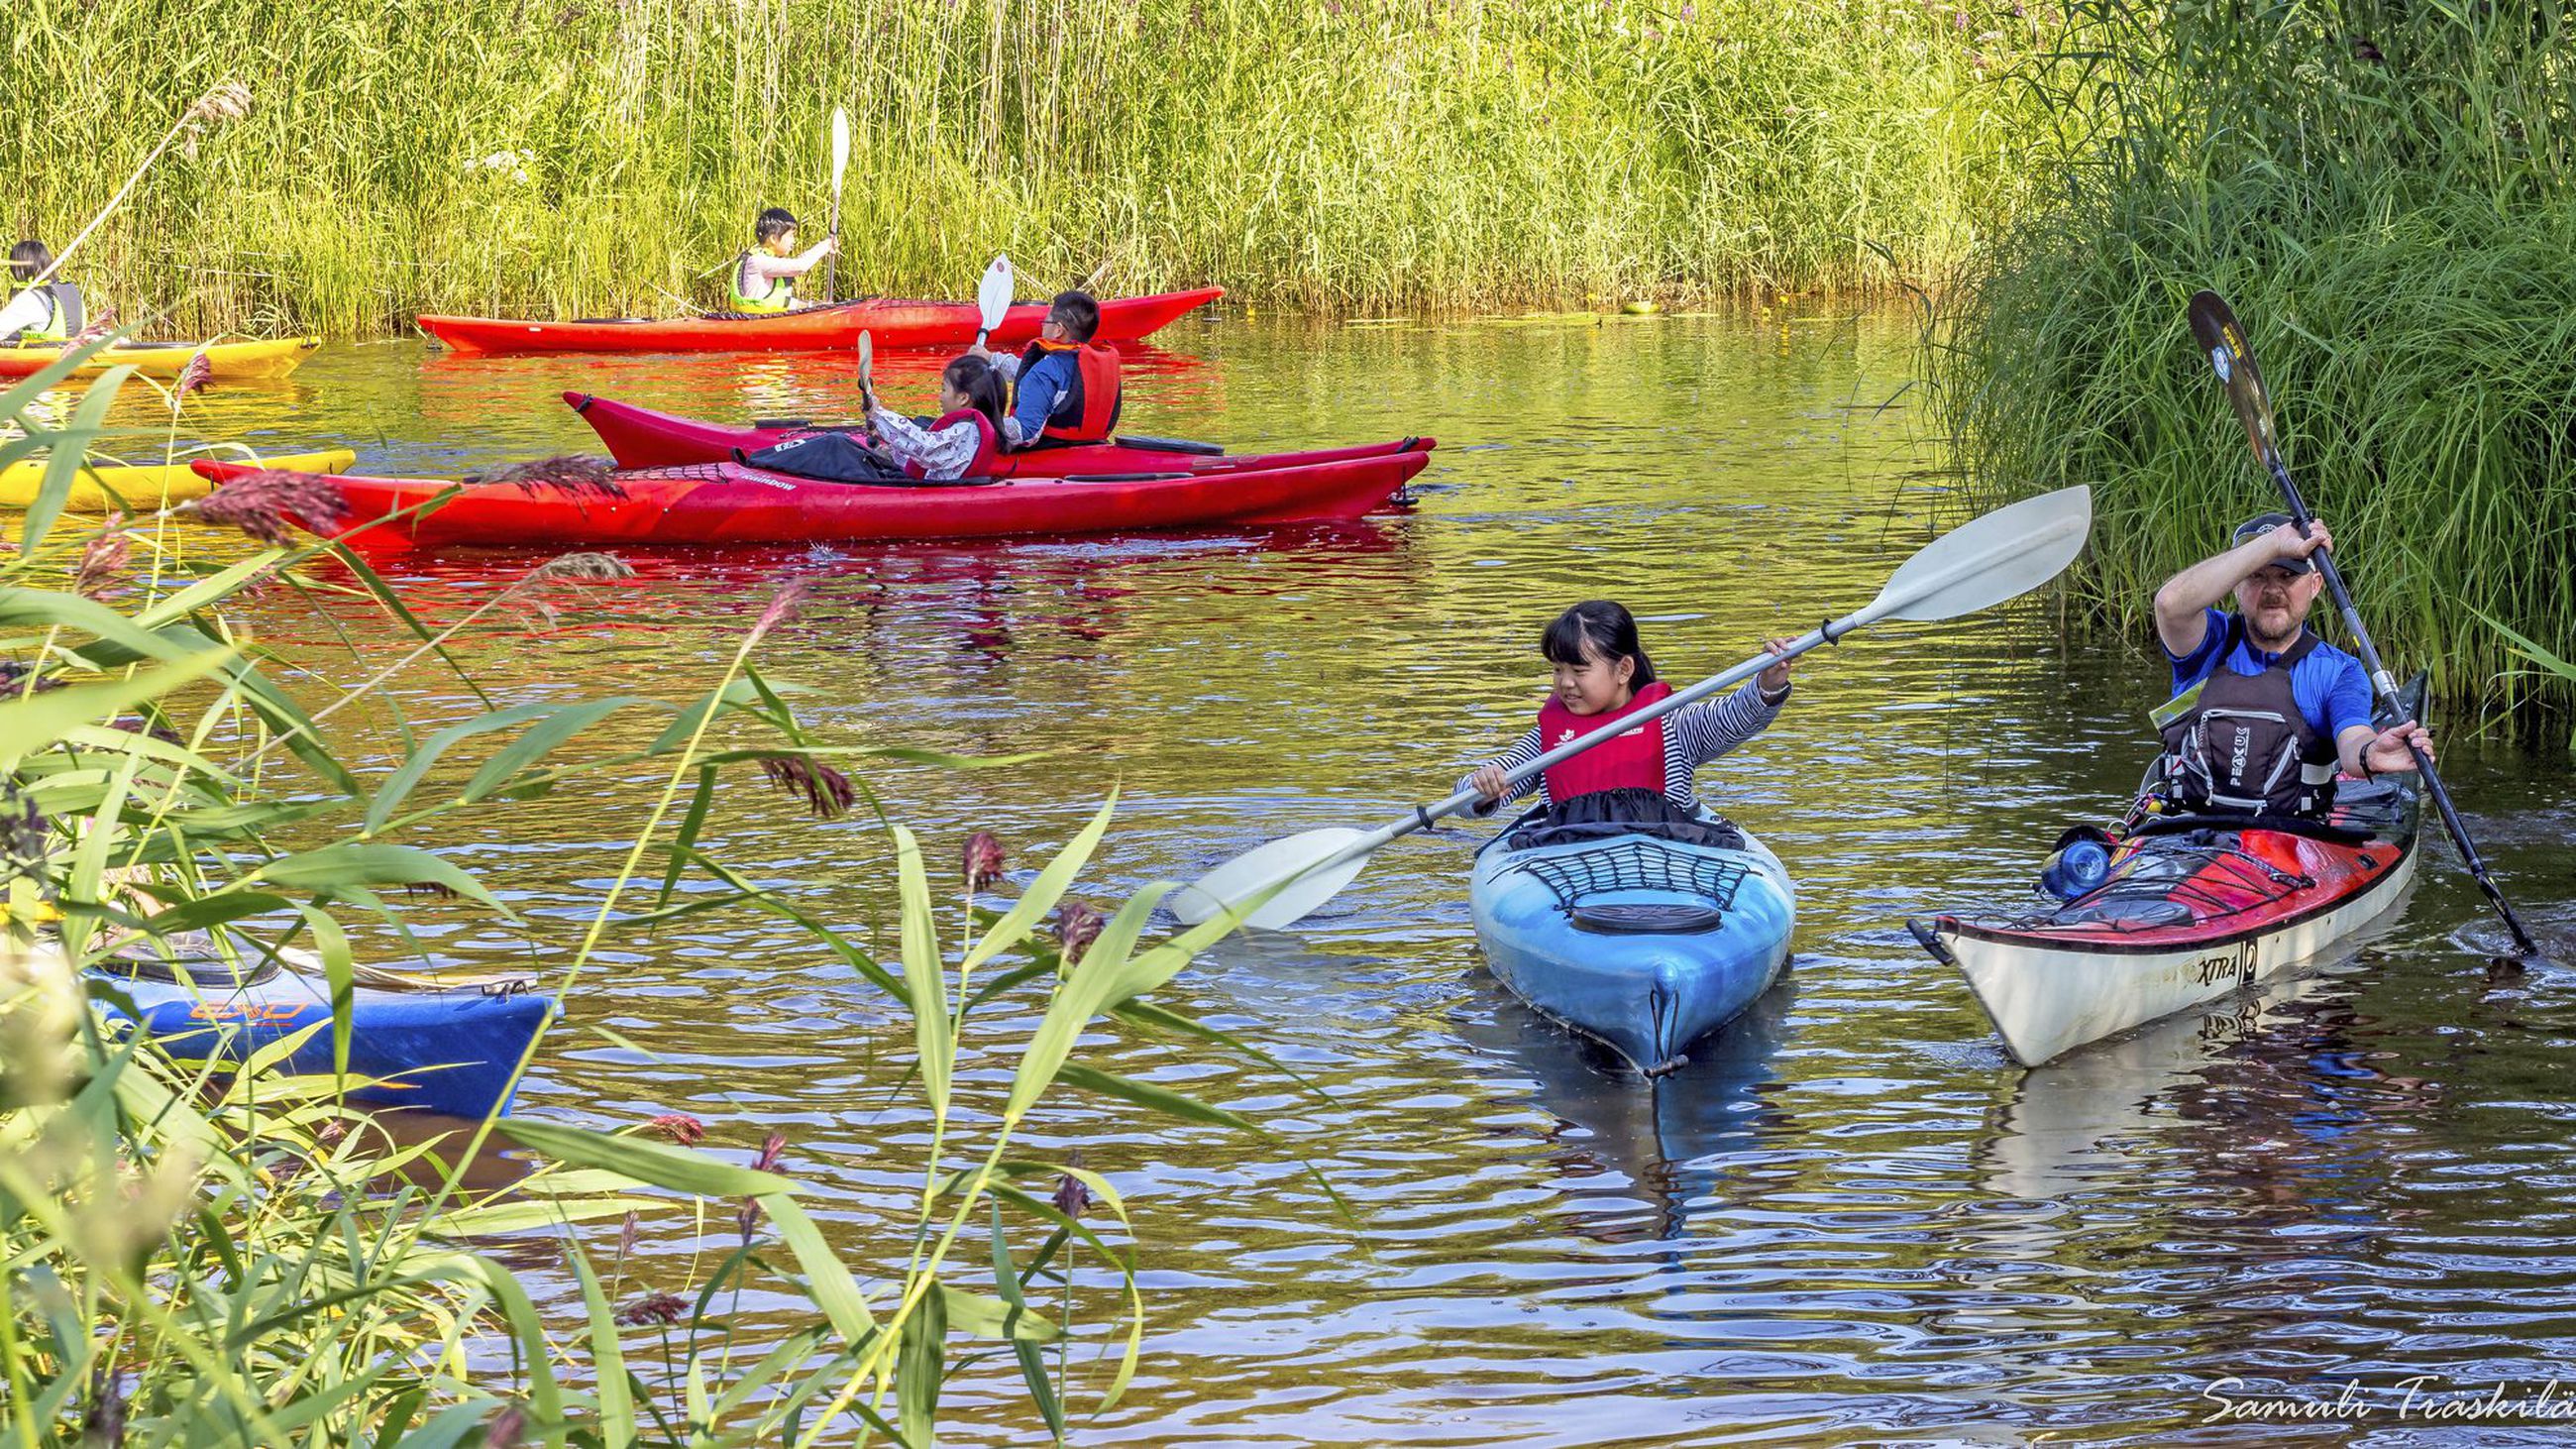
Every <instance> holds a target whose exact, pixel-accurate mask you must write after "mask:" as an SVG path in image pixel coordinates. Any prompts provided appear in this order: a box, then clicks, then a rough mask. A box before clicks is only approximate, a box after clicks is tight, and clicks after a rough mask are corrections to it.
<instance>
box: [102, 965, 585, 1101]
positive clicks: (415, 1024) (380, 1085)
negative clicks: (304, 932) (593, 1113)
mask: <svg viewBox="0 0 2576 1449" xmlns="http://www.w3.org/2000/svg"><path fill="white" fill-rule="evenodd" d="M297 954H298V955H300V953H297ZM313 966H314V970H313V974H310V975H307V974H305V973H303V972H301V971H294V970H288V969H285V968H283V967H280V966H278V965H276V964H275V963H273V962H266V963H256V964H252V965H248V966H246V967H245V968H243V969H242V970H240V971H239V972H238V973H237V972H236V968H235V967H234V966H233V965H232V964H230V963H228V962H225V961H223V960H221V959H219V958H216V957H213V956H211V955H209V956H205V957H200V958H196V959H183V960H180V961H176V962H173V961H169V960H164V959H161V958H159V957H157V956H156V957H151V958H148V959H147V958H140V957H137V958H121V959H117V960H113V961H110V962H108V963H106V964H104V965H102V966H99V967H97V968H94V969H92V970H91V971H89V972H88V973H87V974H88V975H89V976H90V977H91V978H92V979H93V980H96V981H98V982H99V983H101V984H102V985H104V986H105V987H106V988H107V989H108V991H109V992H110V993H112V994H121V995H123V996H124V997H125V998H127V1000H129V1001H131V1002H132V1003H133V1006H134V1009H135V1011H136V1012H138V1013H140V1017H139V1024H140V1025H141V1027H142V1029H143V1031H144V1032H145V1033H146V1034H148V1035H150V1036H152V1037H154V1038H156V1039H157V1040H159V1042H160V1043H161V1045H162V1046H163V1047H164V1048H165V1049H166V1050H168V1051H169V1053H170V1054H171V1055H172V1056H174V1057H179V1058H181V1059H184V1060H212V1061H227V1062H238V1061H245V1060H247V1059H248V1058H249V1057H250V1056H251V1055H252V1054H253V1053H255V1052H257V1051H258V1050H259V1049H260V1048H262V1047H265V1046H268V1045H270V1044H271V1043H273V1042H277V1041H281V1040H283V1039H285V1038H287V1037H290V1036H293V1035H294V1034H295V1033H297V1032H299V1031H302V1030H304V1029H305V1028H306V1027H309V1026H312V1025H314V1024H315V1023H317V1022H319V1023H322V1024H323V1025H322V1029H321V1030H320V1031H317V1032H315V1033H314V1034H313V1035H312V1036H311V1037H309V1038H307V1039H306V1040H305V1042H304V1043H303V1044H302V1045H301V1046H298V1047H297V1048H296V1049H295V1050H294V1051H293V1052H291V1053H289V1054H288V1056H287V1058H286V1060H285V1061H283V1062H281V1063H279V1064H278V1065H277V1067H276V1070H278V1071H281V1072H285V1073H289V1074H295V1075H306V1076H328V1075H330V1073H331V1070H332V1063H331V1028H330V1026H329V1022H330V1020H331V987H330V984H329V983H328V982H327V981H326V980H324V979H323V978H322V976H321V975H320V971H319V963H313ZM105 1004H106V1005H107V1006H108V1009H109V1011H110V1012H111V1014H113V1015H116V1016H119V1017H123V1016H125V1015H126V1013H125V1012H124V1010H123V1009H122V1007H121V1005H120V1004H119V1003H117V1002H115V1001H114V1000H112V999H111V1000H109V1001H107V1002H106V1003H105ZM557 1009H558V1008H557V1006H556V1004H555V999H554V997H552V996H550V995H548V994H546V993H545V992H541V991H531V990H527V989H525V987H524V985H523V984H522V983H521V982H520V981H519V980H517V979H513V980H511V981H505V982H494V983H492V984H490V985H484V986H473V987H459V988H448V989H441V990H421V991H408V990H406V991H392V990H385V989H382V988H379V987H373V986H358V987H356V988H354V989H353V990H352V992H351V996H350V1006H349V1017H350V1020H349V1075H350V1076H351V1077H354V1078H365V1079H368V1085H365V1086H359V1087H353V1088H352V1089H351V1090H350V1092H349V1100H350V1101H352V1102H358V1103H363V1104H365V1105H368V1106H372V1107H418V1108H424V1109H426V1110H428V1111H432V1112H440V1113H444V1114H446V1115H448V1116H452V1117H474V1118H480V1117H484V1116H487V1115H489V1116H500V1115H505V1114H507V1113H508V1112H509V1110H510V1099H511V1098H512V1096H514V1095H515V1094H516V1085H517V1084H516V1083H514V1082H512V1081H511V1074H512V1073H513V1072H514V1071H516V1070H517V1068H518V1065H519V1058H520V1057H521V1055H523V1054H524V1053H525V1052H526V1051H527V1048H528V1043H529V1042H530V1041H532V1040H534V1039H535V1038H536V1036H537V1034H538V1033H539V1032H541V1031H543V1030H544V1029H545V1026H546V1023H547V1022H548V1021H549V1020H551V1019H552V1018H553V1017H554V1015H555V1012H556V1011H557Z"/></svg>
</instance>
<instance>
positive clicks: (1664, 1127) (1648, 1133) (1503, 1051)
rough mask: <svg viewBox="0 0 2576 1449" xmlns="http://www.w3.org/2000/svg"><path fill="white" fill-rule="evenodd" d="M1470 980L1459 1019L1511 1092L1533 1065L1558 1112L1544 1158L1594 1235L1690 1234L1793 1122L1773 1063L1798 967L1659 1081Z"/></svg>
mask: <svg viewBox="0 0 2576 1449" xmlns="http://www.w3.org/2000/svg"><path fill="white" fill-rule="evenodd" d="M1472 980H1473V982H1474V984H1475V986H1476V988H1477V993H1476V996H1475V997H1474V998H1473V999H1472V1000H1470V1001H1469V1002H1467V1003H1466V1004H1465V1005H1464V1006H1462V1008H1461V1009H1460V1010H1459V1011H1458V1012H1457V1013H1456V1014H1455V1018H1454V1020H1453V1022H1452V1025H1453V1026H1454V1028H1455V1029H1456V1031H1457V1033H1458V1035H1459V1036H1460V1037H1461V1038H1463V1039H1464V1040H1465V1041H1466V1042H1467V1043H1468V1044H1470V1045H1471V1046H1474V1047H1475V1048H1476V1049H1477V1050H1478V1051H1479V1052H1480V1053H1482V1054H1483V1055H1484V1056H1485V1057H1486V1058H1487V1059H1488V1061H1489V1062H1490V1063H1491V1065H1492V1066H1493V1067H1494V1068H1495V1069H1497V1070H1498V1071H1499V1072H1500V1073H1501V1074H1502V1076H1503V1084H1504V1085H1506V1086H1507V1087H1509V1086H1511V1085H1513V1084H1512V1082H1511V1076H1510V1074H1511V1072H1512V1071H1513V1069H1514V1068H1518V1069H1519V1070H1521V1071H1524V1072H1526V1073H1527V1074H1528V1076H1527V1083H1528V1091H1527V1100H1528V1101H1529V1102H1530V1103H1531V1104H1532V1105H1534V1106H1536V1107H1538V1108H1539V1109H1540V1110H1542V1111H1544V1112H1546V1113H1547V1114H1549V1115H1550V1116H1552V1117H1554V1118H1556V1119H1557V1125H1556V1126H1555V1127H1553V1128H1550V1129H1547V1130H1546V1131H1545V1132H1544V1134H1543V1136H1544V1140H1545V1142H1546V1143H1547V1146H1548V1154H1547V1155H1548V1157H1549V1158H1550V1160H1552V1161H1554V1162H1555V1163H1556V1164H1557V1166H1558V1168H1559V1170H1560V1173H1561V1175H1562V1177H1563V1178H1564V1180H1565V1181H1566V1183H1567V1187H1568V1193H1569V1196H1570V1197H1572V1198H1573V1199H1574V1200H1575V1202H1576V1204H1577V1205H1576V1206H1573V1207H1571V1208H1569V1209H1568V1214H1569V1216H1570V1217H1571V1219H1572V1226H1573V1227H1574V1229H1575V1231H1578V1232H1580V1233H1582V1234H1583V1235H1584V1236H1586V1237H1590V1238H1594V1239H1597V1240H1600V1241H1604V1242H1623V1241H1634V1240H1638V1239H1643V1238H1659V1239H1673V1238H1680V1237H1686V1236H1688V1235H1689V1233H1690V1218H1691V1215H1692V1213H1693V1212H1695V1211H1697V1210H1700V1209H1702V1208H1705V1207H1707V1206H1708V1205H1709V1203H1710V1201H1711V1200H1712V1199H1715V1198H1717V1197H1720V1196H1721V1195H1722V1186H1723V1184H1724V1183H1725V1182H1726V1180H1727V1178H1728V1176H1729V1174H1730V1170H1731V1167H1732V1164H1733V1161H1734V1159H1735V1158H1737V1157H1739V1156H1740V1155H1742V1154H1744V1153H1747V1152H1750V1151H1753V1150H1754V1149H1756V1148H1757V1147H1759V1146H1760V1144H1761V1142H1762V1141H1763V1140H1764V1138H1765V1137H1767V1136H1770V1135H1774V1134H1776V1133H1778V1132H1780V1131H1782V1130H1783V1129H1785V1128H1786V1127H1787V1126H1788V1117H1787V1113H1786V1111H1785V1109H1783V1108H1782V1107H1780V1106H1779V1105H1778V1104H1777V1103H1776V1102H1775V1101H1773V1100H1771V1098H1772V1097H1773V1095H1774V1093H1775V1091H1776V1089H1777V1084H1778V1083H1779V1082H1780V1080H1781V1078H1780V1073H1779V1072H1778V1070H1777V1069H1776V1068H1775V1066H1774V1065H1773V1060H1772V1059H1773V1056H1774V1054H1775V1053H1776V1052H1777V1050H1778V1049H1779V1047H1780V1045H1781V1043H1782V1042H1783V1041H1784V1040H1786V1039H1787V1037H1788V1036H1789V1014H1790V1010H1791V1008H1792V1007H1793V1005H1794V1004H1795V1002H1796V999H1797V992H1798V988H1797V975H1796V973H1795V972H1794V971H1791V972H1786V973H1784V974H1783V975H1782V976H1781V978H1780V980H1779V981H1778V982H1777V983H1776V984H1774V985H1773V986H1772V988H1771V989H1770V990H1769V991H1766V992H1764V993H1763V994H1762V995H1761V996H1760V997H1758V998H1756V999H1755V1000H1754V1002H1753V1004H1752V1005H1751V1006H1748V1007H1746V1008H1745V1009H1744V1012H1743V1013H1742V1014H1741V1015H1739V1016H1737V1017H1736V1018H1735V1019H1734V1020H1733V1021H1731V1022H1729V1023H1727V1024H1726V1025H1725V1026H1723V1027H1720V1028H1719V1029H1718V1030H1717V1031H1715V1032H1713V1033H1711V1034H1710V1035H1708V1036H1705V1037H1702V1038H1701V1039H1700V1040H1699V1041H1698V1042H1697V1043H1695V1044H1693V1046H1692V1047H1691V1049H1690V1053H1689V1055H1690V1060H1689V1062H1688V1063H1687V1064H1686V1065H1684V1066H1681V1067H1679V1068H1677V1069H1675V1070H1673V1071H1671V1072H1669V1073H1666V1074H1665V1075H1663V1076H1660V1077H1655V1078H1651V1079H1642V1078H1640V1077H1638V1075H1637V1074H1636V1073H1635V1072H1633V1071H1631V1070H1628V1069H1627V1068H1625V1067H1624V1066H1623V1065H1622V1064H1621V1063H1620V1061H1619V1059H1618V1057H1617V1055H1616V1054H1615V1053H1613V1052H1611V1051H1610V1050H1609V1049H1608V1048H1606V1047H1604V1046H1602V1045H1601V1044H1600V1043H1598V1042H1595V1041H1593V1040H1592V1039H1590V1038H1589V1037H1586V1036H1583V1035H1581V1034H1580V1033H1578V1032H1574V1031H1571V1030H1569V1029H1567V1028H1566V1027H1564V1026H1561V1025H1559V1024H1557V1023H1556V1022H1554V1021H1551V1020H1549V1019H1548V1018H1547V1017H1546V1016H1545V1015H1543V1014H1541V1013H1540V1012H1538V1011H1536V1010H1534V1009H1532V1008H1531V1007H1529V1006H1528V1005H1526V1004H1524V1003H1523V1002H1522V1001H1521V1000H1520V999H1519V998H1517V997H1515V996H1513V995H1512V994H1511V993H1510V992H1509V991H1507V990H1506V989H1504V988H1503V986H1502V985H1501V984H1500V983H1499V982H1496V981H1494V980H1493V979H1492V978H1491V977H1490V976H1488V975H1486V974H1485V973H1483V972H1477V973H1475V975H1474V977H1473V978H1472ZM1512 1095H1513V1094H1511V1093H1508V1092H1507V1093H1506V1096H1505V1100H1511V1098H1512ZM1641 1199H1642V1201H1643V1206H1644V1208H1645V1213H1644V1215H1643V1217H1642V1218H1641V1217H1640V1214H1639V1212H1638V1205H1639V1202H1640V1200H1641Z"/></svg>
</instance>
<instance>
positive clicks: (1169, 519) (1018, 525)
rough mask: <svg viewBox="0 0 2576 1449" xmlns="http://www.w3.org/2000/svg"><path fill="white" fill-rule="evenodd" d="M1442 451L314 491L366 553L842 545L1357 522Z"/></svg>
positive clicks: (346, 482) (234, 470) (668, 472)
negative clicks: (924, 477)
mask: <svg viewBox="0 0 2576 1449" xmlns="http://www.w3.org/2000/svg"><path fill="white" fill-rule="evenodd" d="M1432 446H1433V445H1432V441H1431V440H1430V439H1428V438H1426V439H1423V440H1421V444H1420V446H1419V447H1418V448H1416V449H1415V450H1413V451H1411V452H1404V453H1390V454H1384V455H1380V456H1375V457H1360V458H1347V459H1342V460H1339V461H1336V462H1328V463H1316V464H1303V465H1298V466H1293V467H1280V468H1269V469H1262V470H1257V471H1252V472H1240V473H1217V474H1207V475H1197V474H1190V473H1183V472H1171V473H1159V472H1158V473H1120V474H1107V475H1091V476H1085V477H1074V478H1022V479H1016V480H1007V481H995V480H985V481H980V482H979V481H959V482H951V483H931V482H919V483H888V484H851V483H831V482H822V481H818V480H815V479H811V478H797V477H792V476H790V475H788V474H785V473H774V472H769V471H767V470H764V469H759V468H753V467H750V466H747V465H745V464H740V463H705V464H697V465H693V466H690V467H686V468H662V469H647V470H643V471H638V472H622V473H618V474H615V475H614V476H613V479H612V481H611V483H610V484H609V485H608V486H607V487H606V488H600V487H589V486H578V485H572V486H568V485H562V484H553V483H543V482H537V483H482V484H468V485H459V484H456V483H453V482H450V481H447V480H445V479H423V478H363V477H351V476H347V475H327V474H326V475H318V476H320V477H321V478H322V480H323V481H324V482H326V483H328V484H330V485H331V486H332V487H333V488H334V489H335V490H336V491H337V492H338V493H339V495H340V499H341V503H342V506H343V510H344V516H343V517H342V518H341V519H340V520H338V522H337V524H336V526H335V527H330V528H329V531H331V532H333V533H336V534H339V535H342V536H348V537H351V538H352V541H354V542H356V543H359V544H361V545H382V546H392V547H401V546H404V545H411V546H416V547H426V548H436V547H478V546H479V547H527V548H552V547H560V546H562V545H566V544H610V543H626V544H796V543H847V542H876V541H890V540H909V539H963V538H1001V537H1010V536H1015V535H1044V536H1065V535H1072V534H1085V533H1130V532H1144V531H1150V530H1155V529H1171V528H1196V527H1204V526H1209V525H1217V524H1271V523H1298V522H1307V521H1312V520H1321V519H1337V518H1359V517H1363V516H1365V515H1367V514H1369V513H1372V512H1375V511H1377V510H1378V509H1380V508H1382V507H1385V506H1387V505H1388V503H1389V501H1390V500H1394V499H1396V498H1397V497H1398V495H1399V494H1400V493H1401V491H1402V490H1403V487H1404V485H1405V483H1406V482H1407V481H1408V480H1410V479H1411V478H1412V477H1413V476H1414V475H1415V474H1418V473H1420V472H1421V471H1422V469H1423V468H1424V466H1425V465H1426V464H1428V463H1429V461H1430V449H1431V447H1432ZM197 469H198V471H199V472H200V473H202V474H204V475H205V476H206V477H208V478H210V479H213V480H215V481H217V482H221V481H223V480H225V479H228V478H232V477H237V476H239V475H241V474H243V473H247V472H249V471H251V470H250V469H247V468H242V467H236V466H233V465H229V464H221V463H212V462H201V463H199V464H197ZM450 490H454V496H452V497H449V498H447V499H445V500H444V501H442V502H439V503H438V504H437V506H436V507H435V508H434V509H429V510H425V511H423V512H420V513H415V514H411V515H410V516H407V517H403V518H399V519H396V520H394V521H393V522H390V523H378V522H377V521H378V520H382V519H386V518H388V517H389V516H391V515H394V514H400V513H403V512H404V511H405V510H408V509H414V508H419V507H420V506H421V505H423V504H426V503H429V502H431V501H432V500H433V499H437V498H438V497H439V495H440V494H442V493H447V492H449V491H450ZM297 521H298V522H299V523H300V524H302V525H303V526H304V527H306V528H307V529H309V530H312V531H315V532H321V531H323V530H322V529H318V528H315V524H316V523H317V522H321V523H325V524H326V526H328V523H327V521H325V520H313V519H299V520H297ZM370 524H375V525H376V526H374V527H369V526H368V525H370ZM361 530H363V531H361Z"/></svg>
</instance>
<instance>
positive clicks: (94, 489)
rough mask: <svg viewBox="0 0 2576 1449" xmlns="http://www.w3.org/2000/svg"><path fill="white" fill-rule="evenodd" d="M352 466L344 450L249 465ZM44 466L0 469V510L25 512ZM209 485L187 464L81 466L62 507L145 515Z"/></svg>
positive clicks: (352, 457)
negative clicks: (111, 509) (21, 509)
mask: <svg viewBox="0 0 2576 1449" xmlns="http://www.w3.org/2000/svg"><path fill="white" fill-rule="evenodd" d="M356 461H358V455H357V454H355V453H353V452H351V451H349V450H348V449H346V448H332V449H328V450H326V451H323V452H319V453H280V454H278V455H277V456H276V457H274V458H270V459H267V460H265V461H264V462H261V463H259V464H257V465H255V466H258V467H263V468H285V469H291V470H293V471H295V472H298V473H332V472H337V471H338V470H340V469H342V468H346V467H348V466H349V465H350V464H352V463H354V462H356ZM45 463H46V460H45V459H42V458H24V459H20V460H19V461H18V462H15V463H11V464H10V465H8V466H7V467H5V468H0V508H25V507H27V506H28V505H29V504H31V503H34V502H35V501H36V490H37V489H38V488H40V487H42V486H43V484H44V481H45ZM213 486H214V485H213V484H212V483H209V482H207V481H206V479H205V478H204V477H202V476H200V475H199V474H198V472H197V470H196V469H195V468H193V467H191V466H190V465H189V464H187V463H139V464H125V463H84V464H82V465H81V470H80V475H79V476H78V477H77V478H75V479H74V480H73V482H72V487H71V494H70V497H69V499H68V500H67V501H66V502H65V503H64V505H63V506H64V507H66V508H69V509H71V510H72V511H74V512H76V513H101V512H105V511H106V510H108V509H110V508H118V509H123V510H125V511H127V512H129V513H131V512H136V511H148V510H150V509H155V508H166V507H168V506H170V505H171V504H173V503H184V502H186V501H188V500H189V499H191V498H202V497H204V496H205V494H206V490H207V489H209V488H212V487H213Z"/></svg>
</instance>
